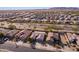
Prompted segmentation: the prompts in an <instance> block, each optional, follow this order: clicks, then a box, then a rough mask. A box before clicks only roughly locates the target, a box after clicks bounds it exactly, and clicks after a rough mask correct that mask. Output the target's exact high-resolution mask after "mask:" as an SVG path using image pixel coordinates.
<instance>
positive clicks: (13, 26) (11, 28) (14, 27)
mask: <svg viewBox="0 0 79 59" xmlns="http://www.w3.org/2000/svg"><path fill="white" fill-rule="evenodd" d="M8 28H9V29H10V30H13V29H16V26H15V25H9V26H8Z"/></svg>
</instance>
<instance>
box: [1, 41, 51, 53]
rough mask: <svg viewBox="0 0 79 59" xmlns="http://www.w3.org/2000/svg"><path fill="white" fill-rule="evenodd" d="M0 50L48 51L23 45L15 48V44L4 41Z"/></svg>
mask: <svg viewBox="0 0 79 59" xmlns="http://www.w3.org/2000/svg"><path fill="white" fill-rule="evenodd" d="M0 51H2V52H10V51H12V52H50V51H47V50H41V49H32V48H31V47H24V46H20V47H19V48H16V46H15V44H13V43H12V44H11V43H8V42H6V43H5V44H1V45H0Z"/></svg>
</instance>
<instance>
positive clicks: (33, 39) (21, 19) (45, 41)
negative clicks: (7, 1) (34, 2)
mask: <svg viewBox="0 0 79 59" xmlns="http://www.w3.org/2000/svg"><path fill="white" fill-rule="evenodd" d="M0 51H4V52H77V51H79V8H76V7H68V8H66V7H52V8H48V9H33V10H0Z"/></svg>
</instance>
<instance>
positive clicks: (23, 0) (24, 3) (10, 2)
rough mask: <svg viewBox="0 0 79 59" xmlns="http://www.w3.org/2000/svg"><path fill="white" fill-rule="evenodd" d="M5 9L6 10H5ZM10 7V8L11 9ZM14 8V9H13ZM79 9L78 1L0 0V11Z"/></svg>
mask: <svg viewBox="0 0 79 59" xmlns="http://www.w3.org/2000/svg"><path fill="white" fill-rule="evenodd" d="M5 7H7V8H5ZM11 7H12V8H11ZM13 7H14V8H13ZM15 7H16V8H15ZM19 7H22V9H23V8H25V7H27V9H29V7H30V9H33V8H35V9H37V8H38V7H39V9H40V8H47V7H79V0H0V9H4V10H5V9H19Z"/></svg>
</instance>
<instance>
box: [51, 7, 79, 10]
mask: <svg viewBox="0 0 79 59" xmlns="http://www.w3.org/2000/svg"><path fill="white" fill-rule="evenodd" d="M50 9H52V10H79V8H78V7H52V8H50Z"/></svg>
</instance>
